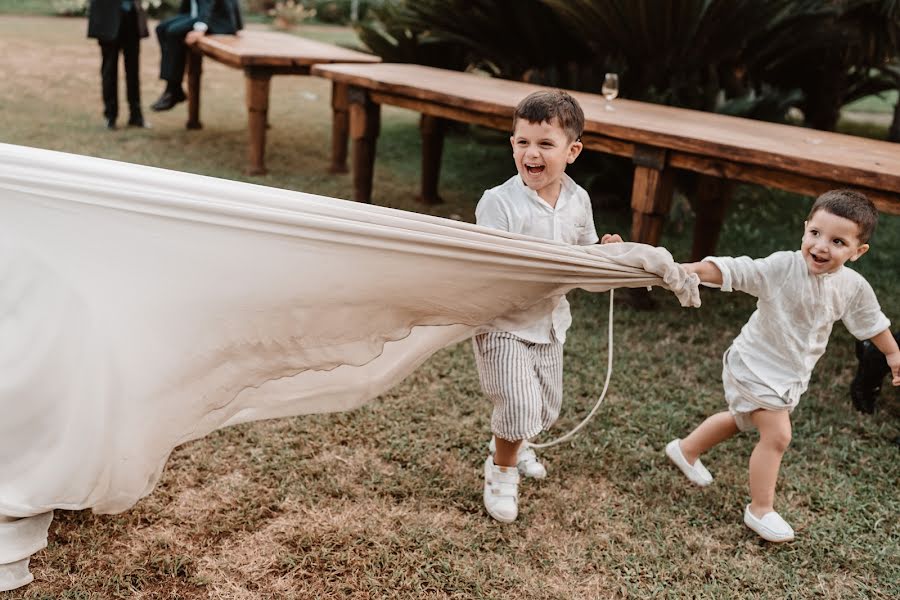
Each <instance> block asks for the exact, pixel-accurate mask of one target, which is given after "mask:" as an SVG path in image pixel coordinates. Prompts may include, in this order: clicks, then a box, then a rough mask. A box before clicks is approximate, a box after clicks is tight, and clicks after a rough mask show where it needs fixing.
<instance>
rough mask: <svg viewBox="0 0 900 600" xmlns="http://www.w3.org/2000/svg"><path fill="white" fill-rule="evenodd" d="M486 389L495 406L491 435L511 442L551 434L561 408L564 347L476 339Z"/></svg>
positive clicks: (502, 336)
mask: <svg viewBox="0 0 900 600" xmlns="http://www.w3.org/2000/svg"><path fill="white" fill-rule="evenodd" d="M473 346H474V348H475V364H476V366H477V367H478V376H479V378H480V380H481V389H482V390H484V393H485V394H486V395H487V397H488V398H490V399H491V401H492V402H493V403H494V412H493V414H492V415H491V431H492V432H493V433H494V435H495V436H497V437H499V438H501V439H504V440H510V441H516V440H526V439H529V438H532V437H534V436H536V435H537V434H539V433H540V432H541V431H543V430H545V429H548V428H549V427H550V426H551V425H553V423H555V422H556V419H557V417H559V409H560V407H561V406H562V366H563V345H562V344H561V343H560V342H553V343H550V344H536V343H534V342H529V341H527V340H523V339H522V338H519V337H516V336H515V335H513V334H511V333H506V332H503V331H492V332H489V333H482V334H480V335H477V336H475V338H474V339H473Z"/></svg>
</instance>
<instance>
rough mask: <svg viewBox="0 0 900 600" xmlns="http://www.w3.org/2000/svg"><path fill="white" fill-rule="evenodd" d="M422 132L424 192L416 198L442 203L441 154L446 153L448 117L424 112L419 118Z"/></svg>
mask: <svg viewBox="0 0 900 600" xmlns="http://www.w3.org/2000/svg"><path fill="white" fill-rule="evenodd" d="M419 129H420V130H421V132H422V193H421V194H420V195H419V197H418V198H416V200H418V201H419V202H421V203H423V204H440V203H441V202H442V200H441V198H440V196H438V180H439V179H440V176H441V155H442V154H443V153H444V132H445V131H446V129H447V121H446V119H442V118H440V117H434V116H432V115H426V114H423V115H422V117H421V119H420V120H419Z"/></svg>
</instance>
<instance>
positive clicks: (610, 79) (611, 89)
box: [600, 73, 619, 110]
mask: <svg viewBox="0 0 900 600" xmlns="http://www.w3.org/2000/svg"><path fill="white" fill-rule="evenodd" d="M600 91H601V92H602V93H603V97H604V98H606V110H615V109H614V108H613V107H612V101H613V99H614V98H615V97H616V96H618V95H619V76H618V75H616V74H615V73H607V74H606V77H604V78H603V87H601V88H600Z"/></svg>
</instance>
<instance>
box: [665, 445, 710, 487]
mask: <svg viewBox="0 0 900 600" xmlns="http://www.w3.org/2000/svg"><path fill="white" fill-rule="evenodd" d="M666 456H668V457H669V460H671V461H672V462H673V463H675V466H676V467H678V468H679V469H681V472H682V473H684V474H685V476H686V477H687V478H688V479H690V480H691V481H692V482H694V483H695V484H697V485H699V486H700V487H705V486H707V485H709V484H711V483H712V480H713V478H712V475H711V474H710V472H709V471H707V470H706V467H704V466H703V463H702V462H700V459H699V458H698V459H697V460H696V461H694V464H691V463H689V462H688V461H687V459H686V458H685V457H684V454H682V453H681V440H680V439H674V440H672V441H671V442H669V443H668V444H666Z"/></svg>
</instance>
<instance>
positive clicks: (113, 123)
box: [106, 119, 116, 129]
mask: <svg viewBox="0 0 900 600" xmlns="http://www.w3.org/2000/svg"><path fill="white" fill-rule="evenodd" d="M106 128H107V129H115V128H116V120H115V119H107V120H106Z"/></svg>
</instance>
